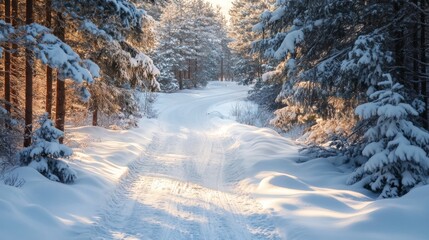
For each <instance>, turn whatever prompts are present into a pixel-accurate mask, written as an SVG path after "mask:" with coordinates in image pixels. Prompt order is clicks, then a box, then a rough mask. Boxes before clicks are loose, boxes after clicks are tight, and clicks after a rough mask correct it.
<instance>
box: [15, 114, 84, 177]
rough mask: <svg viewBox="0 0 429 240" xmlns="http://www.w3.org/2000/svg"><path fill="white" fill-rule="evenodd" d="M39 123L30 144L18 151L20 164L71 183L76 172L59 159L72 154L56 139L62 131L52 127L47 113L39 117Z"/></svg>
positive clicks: (46, 175) (60, 135) (61, 134)
mask: <svg viewBox="0 0 429 240" xmlns="http://www.w3.org/2000/svg"><path fill="white" fill-rule="evenodd" d="M39 125H40V127H39V129H37V130H36V131H35V132H34V135H33V141H32V145H31V146H29V147H27V148H24V149H23V150H22V151H21V152H20V153H19V156H20V159H21V162H22V164H23V165H28V166H30V167H33V168H34V169H36V170H37V171H39V172H40V173H41V174H43V175H44V176H45V177H47V178H49V179H50V180H52V181H56V182H62V183H73V182H74V181H75V180H76V173H75V172H74V171H73V170H72V169H71V168H70V167H69V166H68V165H67V163H65V162H64V161H63V160H61V159H64V158H68V157H70V156H71V155H72V154H73V151H72V150H71V149H70V148H69V147H67V146H65V145H63V144H60V143H59V141H58V139H59V138H60V137H62V136H63V132H62V131H60V130H58V129H57V128H55V127H54V125H53V123H52V121H51V120H50V119H49V118H48V114H47V113H45V114H43V115H42V116H41V117H40V119H39Z"/></svg>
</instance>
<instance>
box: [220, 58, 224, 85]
mask: <svg viewBox="0 0 429 240" xmlns="http://www.w3.org/2000/svg"><path fill="white" fill-rule="evenodd" d="M220 81H222V82H223V57H221V58H220Z"/></svg>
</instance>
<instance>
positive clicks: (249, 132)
mask: <svg viewBox="0 0 429 240" xmlns="http://www.w3.org/2000/svg"><path fill="white" fill-rule="evenodd" d="M248 90H249V88H248V87H246V86H238V85H236V84H234V83H227V82H222V83H220V82H212V83H210V84H209V85H208V87H207V88H205V89H199V90H184V91H180V92H178V93H174V94H160V95H159V97H158V102H157V103H156V107H157V109H158V110H159V118H158V119H142V120H141V121H140V124H139V126H140V127H139V128H136V129H132V130H127V131H124V130H119V131H118V130H116V131H114V130H106V129H103V128H99V127H80V128H71V127H68V128H67V129H66V132H67V134H66V136H67V137H68V139H70V140H69V142H68V145H69V146H70V147H72V148H73V151H74V155H73V157H72V159H70V160H69V161H68V164H69V165H70V166H71V167H72V168H73V169H75V170H76V172H77V175H78V178H77V180H76V182H75V183H74V184H72V185H64V184H60V183H56V182H52V181H49V180H47V179H46V178H44V177H43V176H41V175H40V174H39V173H38V172H37V171H35V170H34V169H33V168H31V167H20V168H17V169H15V170H13V172H12V173H11V174H18V176H19V178H23V179H25V184H24V185H23V186H22V187H20V188H15V187H11V186H7V185H2V184H0V192H1V195H0V211H1V213H2V214H0V234H1V236H2V238H4V239H48V240H49V239H177V240H180V239H240V240H241V239H309V240H310V239H318V240H324V239H329V240H331V239H350V240H353V239H359V240H360V239H389V240H395V239H398V240H399V239H415V240H419V239H427V236H428V234H429V229H428V228H427V223H428V220H429V202H428V201H427V195H428V193H429V187H428V186H420V187H416V188H415V189H413V190H412V191H411V192H410V193H408V194H407V195H405V196H404V197H402V198H395V199H383V200H375V197H376V196H375V195H374V194H372V193H370V192H369V191H366V190H363V189H362V186H360V185H359V184H356V185H352V186H349V185H346V180H347V178H348V176H349V173H350V170H349V169H347V168H345V167H343V166H338V165H336V162H337V161H336V159H335V158H328V159H309V158H308V157H306V156H303V155H301V154H300V153H299V151H298V150H299V146H298V145H297V144H296V143H295V142H294V141H292V140H290V139H288V138H284V137H282V136H280V135H279V134H277V133H276V132H275V131H273V130H271V129H266V128H257V127H252V126H247V125H242V124H239V123H237V122H235V121H234V120H233V116H231V111H230V110H229V108H230V107H232V106H234V105H235V104H236V103H237V102H238V103H240V102H242V101H243V100H244V99H245V98H246V95H247V91H248ZM216 112H217V113H218V114H215V113H216ZM404 176H407V174H404ZM403 181H412V179H410V178H404V180H403Z"/></svg>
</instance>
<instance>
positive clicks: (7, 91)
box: [4, 0, 11, 113]
mask: <svg viewBox="0 0 429 240" xmlns="http://www.w3.org/2000/svg"><path fill="white" fill-rule="evenodd" d="M4 7H5V11H4V13H5V16H4V20H5V22H6V23H11V19H10V0H5V2H4ZM4 50H5V51H4V100H5V101H6V103H5V109H6V111H7V112H9V113H10V109H11V107H10V75H11V74H10V73H11V67H10V44H9V43H6V44H5V47H4Z"/></svg>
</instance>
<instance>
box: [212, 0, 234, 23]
mask: <svg viewBox="0 0 429 240" xmlns="http://www.w3.org/2000/svg"><path fill="white" fill-rule="evenodd" d="M207 1H208V2H210V3H212V4H213V5H214V6H216V5H219V6H220V7H222V10H223V14H224V15H225V17H226V19H229V13H228V11H229V9H230V8H231V6H232V0H207Z"/></svg>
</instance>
